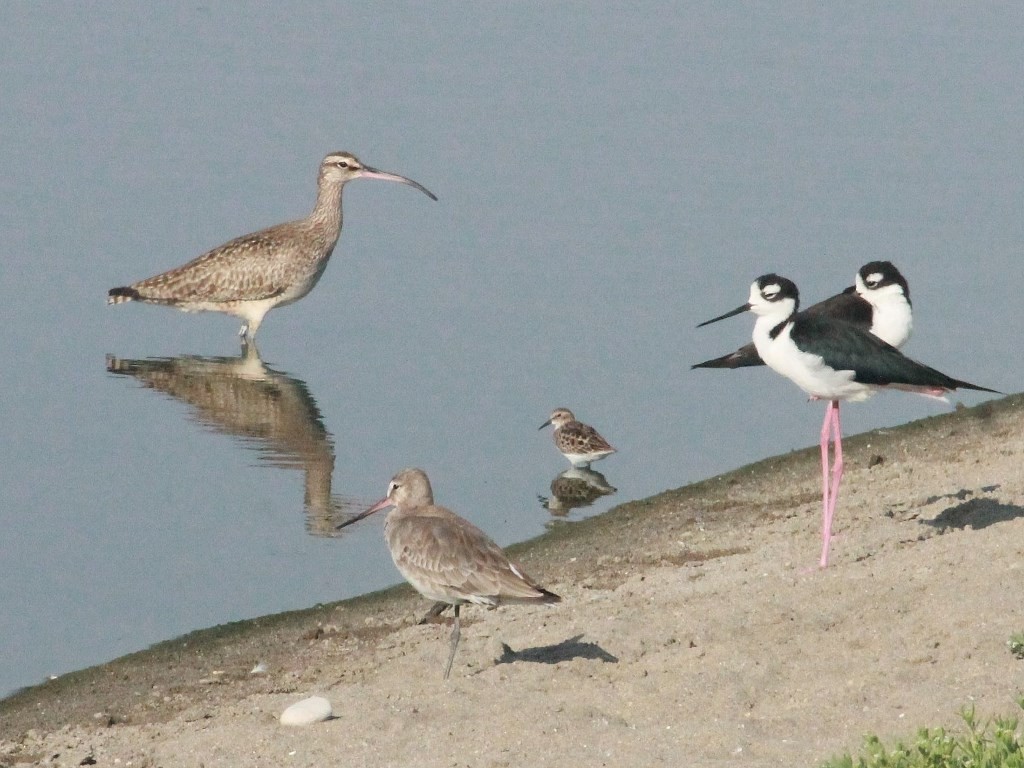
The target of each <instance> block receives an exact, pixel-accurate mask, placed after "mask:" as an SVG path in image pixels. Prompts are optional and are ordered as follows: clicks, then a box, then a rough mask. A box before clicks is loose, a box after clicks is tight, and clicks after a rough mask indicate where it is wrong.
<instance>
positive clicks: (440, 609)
mask: <svg viewBox="0 0 1024 768" xmlns="http://www.w3.org/2000/svg"><path fill="white" fill-rule="evenodd" d="M449 605H451V603H434V604H433V605H432V606H431V607H430V610H429V611H427V612H426V614H425V615H424V616H423V618H422V619H420V620H419V621H417V622H416V625H417V626H419V625H420V624H428V623H430V620H431V619H436V618H437V617H438V616H440V615H441V614H442V613H444V612H445V611H446V610H448V606H449Z"/></svg>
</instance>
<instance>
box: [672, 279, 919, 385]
mask: <svg viewBox="0 0 1024 768" xmlns="http://www.w3.org/2000/svg"><path fill="white" fill-rule="evenodd" d="M804 313H805V314H809V315H817V314H820V315H825V316H826V317H831V318H834V319H836V320H843V321H845V322H847V323H852V324H853V325H856V326H857V327H859V328H863V329H864V330H865V331H870V332H871V333H873V334H875V336H877V337H878V338H880V339H882V341H886V342H888V343H889V344H892V345H893V346H894V347H902V346H903V345H904V344H905V343H906V341H907V339H909V338H910V332H911V330H912V329H913V326H914V316H913V309H912V307H911V305H910V287H909V286H908V285H907V281H906V279H904V277H903V275H902V274H900V271H899V270H898V269H896V267H895V266H894V265H893V263H892V262H890V261H872V262H869V263H867V264H865V265H864V266H863V267H861V268H860V269H859V270H858V271H857V277H856V283H855V284H854V285H851V286H850V287H849V288H847V289H846V290H845V291H843V292H842V293H837V294H836V295H835V296H831V297H829V298H827V299H825V300H824V301H819V302H818V303H817V304H812V305H811V306H810V307H808V308H807V309H805V310H804ZM755 365H764V360H762V359H761V356H760V355H759V354H758V353H757V348H756V347H755V346H754V344H753V343H750V344H745V345H743V346H742V347H740V348H739V349H737V350H736V351H735V352H731V353H730V354H728V355H722V356H721V357H716V358H714V359H713V360H705V361H704V362H703V363H697V364H696V365H694V366H691V367H692V368H747V367H750V366H755Z"/></svg>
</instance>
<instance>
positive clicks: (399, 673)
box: [0, 395, 1024, 768]
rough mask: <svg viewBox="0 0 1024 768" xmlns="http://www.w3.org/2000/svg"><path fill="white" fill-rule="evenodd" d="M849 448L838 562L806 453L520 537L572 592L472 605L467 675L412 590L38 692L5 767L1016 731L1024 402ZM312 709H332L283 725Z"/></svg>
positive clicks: (572, 760) (758, 751)
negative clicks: (968, 725) (314, 702)
mask: <svg viewBox="0 0 1024 768" xmlns="http://www.w3.org/2000/svg"><path fill="white" fill-rule="evenodd" d="M844 447H846V458H847V471H846V477H845V479H844V484H843V489H842V494H841V496H840V502H839V509H838V511H837V514H836V530H837V533H838V538H837V539H836V541H835V543H834V545H833V563H832V565H831V566H830V567H829V568H828V569H827V570H825V571H821V570H818V569H816V568H813V566H814V564H815V563H816V561H817V556H818V550H819V546H818V535H819V524H820V511H819V505H820V487H819V470H818V455H817V450H816V449H813V450H808V451H801V452H799V453H793V454H790V455H788V456H784V457H780V458H775V459H769V460H767V461H764V462H761V463H759V464H756V465H753V466H750V467H745V468H743V469H741V470H738V471H737V472H734V473H731V474H729V475H723V476H721V477H717V478H713V479H711V480H708V481H705V482H702V483H699V484H696V485H693V486H689V487H686V488H682V489H679V490H675V491H669V492H666V493H663V494H660V495H658V496H656V497H653V498H650V499H645V500H643V501H638V502H633V503H630V504H625V505H622V506H620V507H617V508H616V509H614V510H612V511H610V512H609V513H607V514H605V515H602V516H601V517H598V518H594V519H591V520H588V521H585V522H582V523H579V524H576V525H570V526H563V527H561V528H558V529H556V530H555V531H553V532H552V533H550V534H548V535H546V536H544V537H541V538H540V539H538V540H535V541H533V542H528V543H527V544H526V545H523V546H520V547H518V548H513V549H512V551H513V552H515V554H516V556H517V557H518V558H519V559H520V560H521V561H522V563H523V564H524V565H525V567H526V569H527V570H528V571H529V572H530V573H531V574H533V575H534V576H535V577H536V578H537V579H538V580H540V581H541V582H542V583H544V584H545V585H546V586H548V587H550V588H551V589H554V590H555V591H557V592H559V593H561V594H562V595H563V596H564V598H565V601H564V602H563V603H562V604H560V605H557V606H552V607H543V606H538V607H534V606H508V607H503V608H501V609H498V610H496V611H486V610H483V609H475V608H470V609H467V610H465V611H464V616H465V617H466V621H464V623H463V632H462V645H461V647H460V649H459V654H458V656H457V657H456V660H455V667H454V669H453V671H452V677H451V679H450V680H449V681H447V682H445V681H442V679H441V669H442V664H443V661H444V658H445V654H446V651H447V637H448V628H447V627H446V626H445V627H442V626H438V625H436V624H435V625H427V626H415V625H414V622H415V620H416V619H417V618H418V617H419V616H420V615H422V613H423V612H424V611H425V609H426V608H427V607H428V604H427V603H426V601H424V600H423V599H422V598H419V597H418V596H415V595H413V594H412V592H411V590H409V589H408V588H407V587H401V588H399V589H393V590H389V591H387V592H385V593H380V594H377V595H371V596H369V597H366V598H361V599H358V600H354V601H349V602H346V603H340V604H335V605H329V606H319V607H317V608H315V609H311V610H309V611H303V612H299V613H292V614H287V615H283V616H274V617H267V618H264V619H258V620H254V621H251V622H240V623H237V624H232V625H227V626H224V627H218V628H215V629H213V630H208V631H204V632H198V633H194V634H192V635H189V636H186V637H184V638H179V639H176V640H173V641H170V642H167V643H164V644H162V645H160V646H157V647H155V648H153V649H150V650H148V651H145V652H143V653H139V654H135V655H132V656H128V657H125V658H123V659H119V660H117V661H114V662H111V663H110V664H106V665H103V666H100V667H95V668H92V669H88V670H84V671H82V672H78V673H75V674H71V675H65V676H63V677H61V678H60V679H58V680H55V681H52V682H51V683H47V684H46V685H43V686H40V687H38V688H33V689H30V690H27V691H24V692H22V693H21V694H19V695H18V696H16V697H14V698H12V699H9V700H7V701H5V702H3V703H2V704H0V739H2V740H0V766H11V765H19V764H21V763H25V762H33V761H39V762H44V763H47V762H48V763H50V764H53V765H68V766H77V765H90V764H96V765H102V766H107V765H119V766H134V767H138V766H312V765H317V766H319V765H345V766H411V765H415V766H418V768H430V767H431V766H445V767H446V768H447V767H449V766H474V767H477V766H513V765H514V766H531V767H532V766H560V767H564V766H629V767H630V768H635V767H636V766H653V765H668V766H704V765H723V764H729V765H754V766H805V765H816V764H818V763H820V762H821V761H823V760H826V759H828V758H829V757H831V756H833V755H834V754H837V753H840V752H842V751H846V750H853V751H856V750H858V749H859V747H860V745H861V742H862V738H863V735H864V734H866V733H868V732H872V733H877V734H879V735H880V736H882V737H883V738H890V737H902V738H908V737H912V736H913V734H914V731H915V730H916V728H917V727H918V726H922V725H929V726H935V725H945V726H951V727H954V728H956V727H959V723H960V721H959V716H958V712H959V710H960V708H961V707H962V706H963V705H966V704H976V705H977V708H978V711H979V713H982V714H1007V715H1008V714H1016V712H1017V710H1016V706H1015V703H1014V702H1015V700H1016V697H1018V696H1020V695H1021V693H1022V692H1024V661H1019V660H1017V659H1015V658H1014V657H1013V656H1012V655H1011V654H1010V652H1009V650H1008V648H1007V640H1008V638H1009V637H1010V635H1011V634H1012V633H1014V632H1020V631H1022V630H1024V615H1022V614H1024V612H1022V608H1021V602H1022V597H1021V596H1022V595H1024V470H1022V461H1024V396H1021V395H1018V396H1014V397H1011V398H1006V399H1004V400H1000V401H996V402H992V403H987V404H984V405H982V406H979V407H977V408H973V409H961V410H958V411H956V412H955V413H950V414H947V415H944V416H939V417H935V418H931V419H926V420H924V421H921V422H915V423H913V424H909V425H906V426H904V427H901V428H899V429H894V430H886V431H879V432H873V433H869V434H866V435H861V436H859V437H857V438H852V439H849V440H848V441H846V443H845V444H844ZM381 546H382V547H383V546H384V545H383V543H381ZM503 643H504V644H507V646H509V647H510V649H506V648H504V647H503ZM511 649H514V651H513V650H511ZM258 662H263V663H264V664H266V666H267V672H266V673H264V674H250V670H252V668H253V667H254V666H255V665H256V664H257V663H258ZM311 694H319V695H322V696H325V697H326V698H328V699H329V700H330V701H331V702H332V703H333V706H334V712H335V716H336V717H335V719H333V720H329V721H327V722H323V723H318V724H316V725H313V726H310V727H306V728H294V727H293V728H288V727H285V726H282V725H280V724H279V723H278V721H277V718H278V716H279V714H280V713H281V711H282V710H284V708H285V707H286V706H288V705H289V704H291V703H293V702H295V701H297V700H299V699H302V698H304V697H306V696H308V695H311Z"/></svg>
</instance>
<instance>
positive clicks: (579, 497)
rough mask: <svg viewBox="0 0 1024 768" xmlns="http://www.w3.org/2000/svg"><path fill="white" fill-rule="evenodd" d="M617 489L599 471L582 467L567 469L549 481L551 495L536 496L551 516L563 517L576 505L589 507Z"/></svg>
mask: <svg viewBox="0 0 1024 768" xmlns="http://www.w3.org/2000/svg"><path fill="white" fill-rule="evenodd" d="M616 490H617V489H616V488H615V487H614V486H613V485H611V484H610V483H609V482H608V481H607V480H606V479H605V477H604V475H602V474H601V473H600V472H595V471H594V470H592V469H586V468H583V467H573V468H572V469H567V470H566V471H565V472H562V473H561V474H560V475H556V476H555V479H554V480H552V481H551V496H538V497H537V498H538V499H539V500H540V504H541V506H542V507H544V508H545V509H546V510H547V511H548V512H550V513H551V515H552V516H553V517H565V516H566V515H568V514H569V513H570V512H571V511H572V510H574V509H576V508H578V507H589V506H590V505H591V504H593V503H594V502H595V501H597V500H598V499H599V498H601V497H602V496H611V495H612V494H613V493H615V491H616Z"/></svg>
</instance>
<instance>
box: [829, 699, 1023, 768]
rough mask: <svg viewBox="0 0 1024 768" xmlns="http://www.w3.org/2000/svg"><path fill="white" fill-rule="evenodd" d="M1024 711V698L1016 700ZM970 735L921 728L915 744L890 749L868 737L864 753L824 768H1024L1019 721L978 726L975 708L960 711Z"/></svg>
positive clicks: (1011, 719)
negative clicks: (1018, 730)
mask: <svg viewBox="0 0 1024 768" xmlns="http://www.w3.org/2000/svg"><path fill="white" fill-rule="evenodd" d="M1017 705H1018V706H1019V707H1020V708H1021V709H1024V696H1022V697H1021V698H1020V699H1018V700H1017ZM960 716H961V717H962V718H963V720H964V723H965V724H966V725H967V733H966V734H962V735H953V734H950V733H947V732H946V730H945V729H944V728H935V729H931V730H929V729H928V728H922V729H921V730H920V731H918V732H917V738H916V739H915V740H914V742H913V743H912V744H903V743H902V742H898V743H897V744H896V746H895V747H893V748H892V749H889V748H887V747H886V746H885V745H884V744H882V742H881V741H880V740H879V738H878V737H877V736H868V737H867V738H866V739H865V743H864V750H863V751H864V754H863V755H862V756H861V757H858V758H854V757H852V756H850V755H849V754H847V755H843V756H842V757H837V758H833V759H832V760H830V761H829V762H827V763H823V764H822V768H1024V741H1022V737H1021V734H1018V733H1017V722H1018V721H1017V718H1010V717H1007V718H1002V717H997V718H995V719H993V720H990V721H988V722H986V723H983V724H982V723H979V722H978V720H977V718H976V717H975V713H974V707H973V706H972V707H971V708H970V709H967V708H964V709H963V710H961V712H960Z"/></svg>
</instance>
